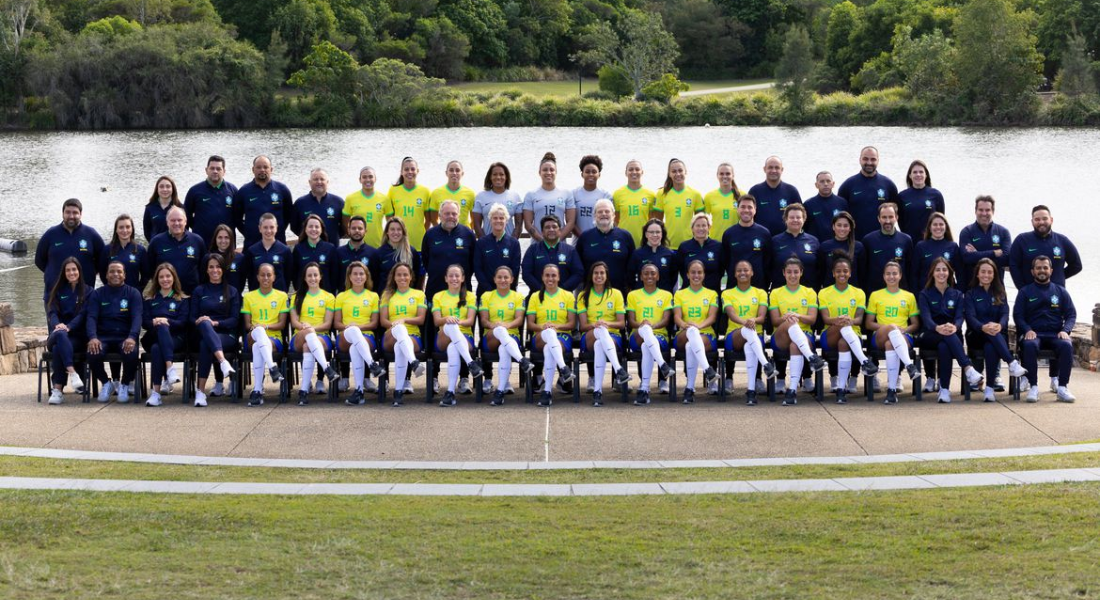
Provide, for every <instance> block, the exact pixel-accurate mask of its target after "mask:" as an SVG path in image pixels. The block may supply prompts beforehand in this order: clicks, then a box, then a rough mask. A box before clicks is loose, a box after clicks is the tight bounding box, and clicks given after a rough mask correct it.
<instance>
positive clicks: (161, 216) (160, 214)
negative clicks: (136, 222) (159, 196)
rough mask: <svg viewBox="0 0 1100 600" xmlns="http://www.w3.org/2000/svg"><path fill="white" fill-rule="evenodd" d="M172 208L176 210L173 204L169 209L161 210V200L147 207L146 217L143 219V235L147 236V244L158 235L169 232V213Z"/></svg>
mask: <svg viewBox="0 0 1100 600" xmlns="http://www.w3.org/2000/svg"><path fill="white" fill-rule="evenodd" d="M172 208H174V205H172V204H169V205H168V208H167V209H163V208H161V207H160V201H159V200H154V201H153V202H152V203H150V204H146V205H145V216H144V217H142V219H141V233H142V235H144V236H145V242H146V243H149V241H150V240H152V239H153V238H154V237H156V236H157V235H158V234H161V233H164V232H165V231H168V211H169V210H172Z"/></svg>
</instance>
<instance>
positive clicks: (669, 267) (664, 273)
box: [626, 244, 680, 293]
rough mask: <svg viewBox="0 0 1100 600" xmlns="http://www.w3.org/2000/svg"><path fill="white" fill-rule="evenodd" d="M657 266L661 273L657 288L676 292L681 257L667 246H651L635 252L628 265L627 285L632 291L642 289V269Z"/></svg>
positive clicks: (645, 246)
mask: <svg viewBox="0 0 1100 600" xmlns="http://www.w3.org/2000/svg"><path fill="white" fill-rule="evenodd" d="M645 265H656V266H657V271H658V273H659V279H658V280H657V287H659V288H661V289H662V290H666V291H668V292H670V293H671V292H673V291H675V290H676V276H677V275H678V274H679V273H680V261H679V255H678V254H677V253H676V251H675V250H673V249H671V248H669V247H667V246H657V247H656V248H653V247H652V246H650V245H649V244H646V245H644V246H642V247H641V248H638V249H636V250H634V253H633V254H631V255H630V262H629V263H627V265H626V273H627V277H628V280H627V283H628V284H629V285H630V289H631V290H639V289H641V288H642V267H644V266H645Z"/></svg>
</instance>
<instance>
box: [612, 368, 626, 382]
mask: <svg viewBox="0 0 1100 600" xmlns="http://www.w3.org/2000/svg"><path fill="white" fill-rule="evenodd" d="M628 383H630V373H627V371H626V369H625V368H623V369H619V370H618V371H615V384H616V385H626V384H628Z"/></svg>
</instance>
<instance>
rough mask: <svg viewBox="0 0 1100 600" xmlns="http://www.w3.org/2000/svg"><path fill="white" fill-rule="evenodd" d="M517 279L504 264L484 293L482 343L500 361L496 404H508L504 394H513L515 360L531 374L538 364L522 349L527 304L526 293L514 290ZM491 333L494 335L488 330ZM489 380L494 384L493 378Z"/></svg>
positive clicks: (524, 370)
mask: <svg viewBox="0 0 1100 600" xmlns="http://www.w3.org/2000/svg"><path fill="white" fill-rule="evenodd" d="M515 280H516V277H515V273H514V271H512V269H511V268H510V267H507V266H504V265H501V266H499V267H497V270H496V272H495V273H494V274H493V282H494V283H495V284H496V289H495V290H492V291H488V292H485V293H484V294H482V295H481V310H480V312H481V331H482V335H481V345H482V350H483V351H485V352H493V351H496V352H497V353H498V363H497V373H498V375H497V377H498V379H497V389H496V391H494V392H493V401H492V402H491V404H492V405H493V406H500V405H502V404H504V395H505V394H507V393H509V390H511V389H512V386H510V385H509V384H508V379H509V377H510V375H511V373H512V361H513V360H515V361H517V362H518V363H519V365H520V370H521V371H523V372H524V373H526V374H528V375H530V374H531V371H532V370H533V369H534V368H535V365H533V364H532V363H531V361H529V360H527V358H525V357H524V356H523V352H522V351H521V350H520V344H521V342H520V337H519V328H520V327H522V326H523V320H524V318H525V316H526V313H525V309H524V306H523V295H522V294H520V293H519V292H517V291H515V290H514V289H512V285H513V282H514V281H515ZM486 332H491V334H492V335H491V336H490V335H489V334H488V333H486ZM485 382H486V383H487V384H488V383H491V381H490V380H489V378H486V379H485Z"/></svg>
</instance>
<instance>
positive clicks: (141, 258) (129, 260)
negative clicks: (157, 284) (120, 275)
mask: <svg viewBox="0 0 1100 600" xmlns="http://www.w3.org/2000/svg"><path fill="white" fill-rule="evenodd" d="M145 252H146V251H145V246H142V245H141V244H139V243H137V242H136V241H134V220H133V219H131V218H130V215H127V214H121V215H119V216H118V218H116V219H115V226H114V230H113V232H112V233H111V241H110V243H108V244H107V248H106V249H105V251H104V252H103V254H100V260H99V277H100V279H102V280H103V281H107V265H109V264H111V263H112V262H120V263H122V266H123V270H124V271H125V273H126V285H128V286H130V287H132V288H134V289H138V290H140V289H142V288H143V287H144V286H145V281H146V280H147V279H148V277H149V275H150V274H149V273H145V272H143V269H142V266H143V265H144V264H145Z"/></svg>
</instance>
